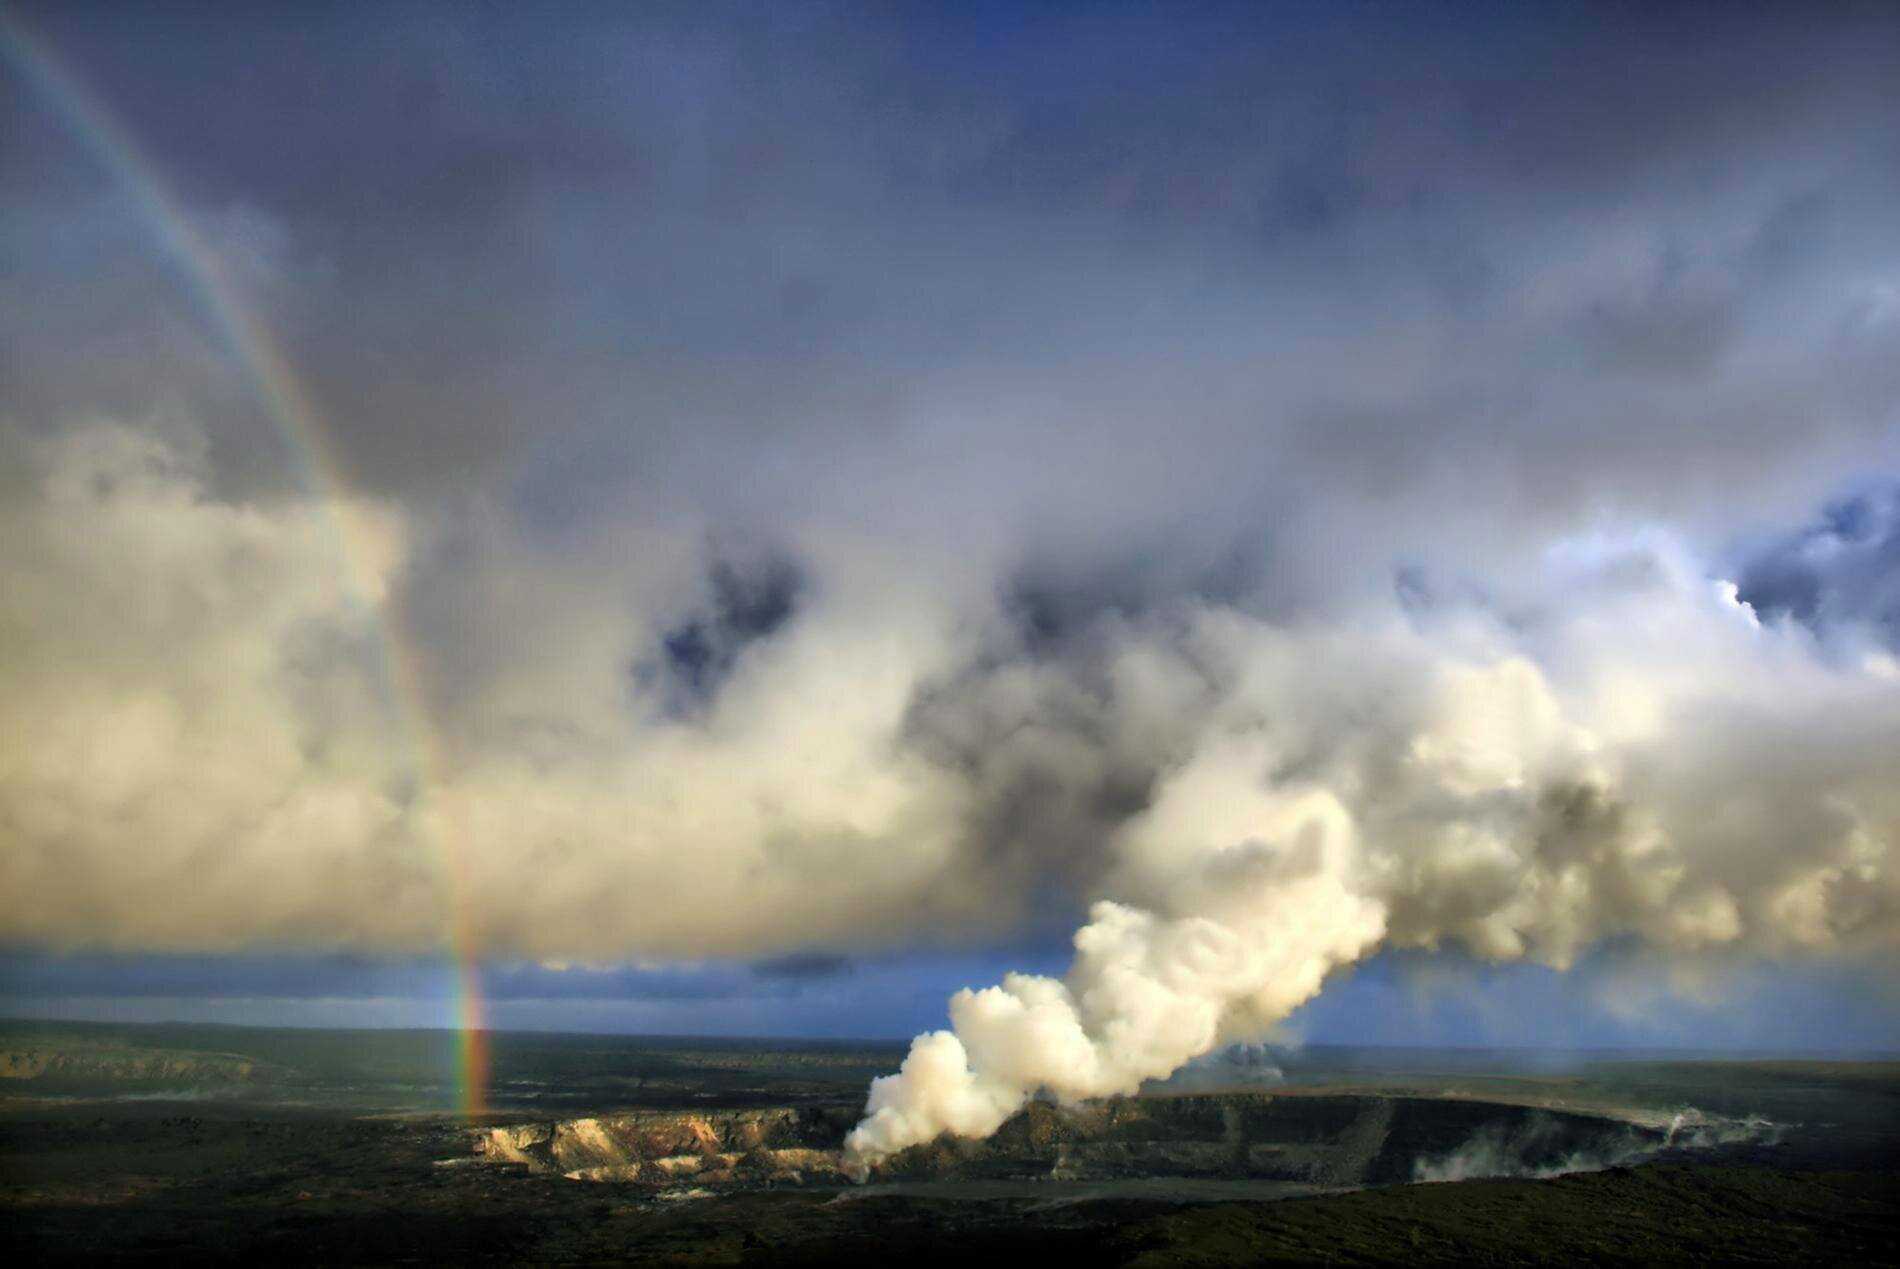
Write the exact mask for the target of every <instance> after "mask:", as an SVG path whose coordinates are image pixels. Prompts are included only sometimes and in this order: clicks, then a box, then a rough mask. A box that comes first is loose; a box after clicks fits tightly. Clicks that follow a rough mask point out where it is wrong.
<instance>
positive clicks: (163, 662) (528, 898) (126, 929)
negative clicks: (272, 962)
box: [0, 426, 1006, 959]
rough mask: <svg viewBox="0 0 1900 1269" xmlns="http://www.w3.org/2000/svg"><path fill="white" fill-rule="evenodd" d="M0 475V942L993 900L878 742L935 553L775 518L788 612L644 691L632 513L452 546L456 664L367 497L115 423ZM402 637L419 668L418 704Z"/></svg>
mask: <svg viewBox="0 0 1900 1269" xmlns="http://www.w3.org/2000/svg"><path fill="white" fill-rule="evenodd" d="M16 477H17V479H16V484H17V485H18V487H19V488H20V489H22V490H23V492H22V493H21V495H20V496H17V497H15V498H12V499H10V500H9V501H8V502H7V504H6V506H5V512H4V513H5V516H6V519H7V525H6V527H7V532H6V533H5V534H4V543H3V544H0V553H4V558H3V559H0V568H3V569H4V572H5V575H6V576H7V578H8V586H7V588H6V591H5V594H4V597H0V616H3V618H4V625H3V626H0V629H3V630H4V644H5V648H6V656H5V658H4V665H3V667H0V683H4V688H5V690H4V692H3V693H0V697H3V699H4V703H3V704H0V714H3V715H4V723H5V728H4V734H5V737H6V740H5V743H4V752H3V758H4V760H3V761H0V807H4V813H5V823H6V829H7V849H6V851H5V852H4V854H3V855H0V867H4V869H5V872H6V880H7V882H8V892H9V893H10V894H15V895H31V896H33V899H32V902H30V903H27V902H20V903H14V904H9V905H7V907H6V910H5V913H4V918H3V919H4V923H5V935H6V937H8V938H10V939H13V940H18V941H26V942H31V943H42V944H50V945H55V946H61V945H64V946H85V945H93V946H101V945H102V946H114V947H127V948H221V947H231V946H240V945H259V944H263V945H284V946H322V947H327V946H337V945H343V946H352V947H359V948H365V949H371V950H377V949H380V950H423V949H428V948H431V947H435V946H438V945H439V944H440V943H441V941H442V939H443V938H444V937H445V934H446V931H447V930H448V929H449V922H450V920H451V916H452V913H451V909H454V910H455V914H454V915H456V916H457V917H458V919H459V920H460V921H461V923H462V924H463V926H464V928H466V929H467V930H468V931H469V932H470V935H471V937H472V938H473V939H474V940H475V941H476V944H477V946H478V947H479V948H480V949H482V950H486V951H492V952H497V953H500V952H507V953H518V954H522V955H527V956H535V957H573V958H581V959H586V958H598V959H608V958H620V957H625V956H628V955H675V956H681V955H685V956H698V955H710V954H732V955H744V954H753V953H764V952H772V951H778V950H783V949H786V948H791V947H798V946H801V945H805V944H809V943H813V942H831V943H835V944H841V945H852V944H858V943H864V942H889V941H891V940H893V939H895V938H896V937H897V936H898V934H899V933H900V932H902V931H904V930H906V929H908V928H911V927H910V925H909V922H910V921H911V920H913V919H916V920H923V921H925V922H926V923H928V921H930V920H937V921H951V920H955V921H962V920H967V919H976V920H977V921H978V923H979V924H981V923H982V922H983V921H984V920H988V919H996V918H994V917H991V918H985V917H982V916H981V911H982V910H983V909H984V908H985V907H986V904H985V902H984V900H983V898H982V895H981V892H980V888H979V887H973V886H968V885H964V884H962V883H960V882H959V881H958V879H957V878H956V876H955V872H956V870H955V867H954V864H955V862H956V861H955V860H954V858H953V856H954V854H955V843H954V841H953V840H952V839H951V836H950V833H951V831H952V829H953V828H954V825H955V823H956V817H955V816H954V815H952V814H950V813H949V812H950V804H951V801H952V799H953V797H954V790H953V789H952V788H951V787H950V784H949V782H948V780H947V779H946V777H945V775H944V773H942V772H940V771H938V770H936V769H934V768H933V767H932V766H931V765H930V764H928V763H927V762H925V761H924V760H923V759H922V758H921V757H919V756H916V755H910V754H907V753H905V752H904V751H903V749H902V747H901V745H900V743H899V740H900V737H899V732H900V729H901V726H902V724H903V720H904V716H905V711H906V709H907V707H908V704H909V701H910V699H911V696H912V694H913V693H914V691H915V690H916V687H917V684H918V683H919V682H920V681H921V680H922V679H924V678H925V677H927V676H929V675H932V674H935V673H937V672H939V671H940V670H941V668H942V667H943V666H944V665H945V664H946V658H947V657H949V656H951V655H954V654H955V652H956V650H957V647H958V643H957V640H956V637H955V634H954V631H953V630H952V629H951V628H950V625H949V624H948V616H947V613H946V611H945V609H944V606H943V603H942V602H941V601H940V599H939V596H940V595H942V594H944V593H946V587H948V586H949V585H950V578H949V576H948V574H947V573H945V572H942V571H939V572H937V573H935V574H926V573H923V572H921V571H919V570H917V569H916V568H915V567H914V566H913V563H912V562H911V561H909V560H906V559H903V558H901V557H894V556H892V555H891V554H890V553H887V552H880V551H879V550H877V549H875V548H874V547H869V546H866V545H864V544H862V543H851V542H845V543H825V542H816V541H815V542H811V543H808V544H807V548H808V553H809V555H810V557H811V558H812V559H813V560H814V561H815V562H816V563H815V565H814V567H815V568H816V569H817V570H818V571H820V572H821V573H822V574H823V576H824V581H823V583H822V586H819V587H814V592H815V593H814V594H813V595H812V596H811V597H810V599H809V602H808V607H809V609H810V611H809V612H807V613H804V614H801V617H800V619H799V620H798V621H797V622H795V623H794V624H793V625H792V626H791V627H790V628H789V629H787V630H786V631H785V632H784V633H783V634H782V636H780V637H777V638H774V639H771V640H767V641H763V642H760V643H759V644H757V645H755V646H753V647H750V648H748V649H746V650H745V651H744V654H743V655H741V656H740V657H739V658H738V659H737V660H736V662H735V663H734V665H733V666H732V669H731V672H730V676H729V677H728V679H727V680H726V681H725V682H724V683H723V684H722V685H721V688H720V691H719V694H718V696H717V697H716V699H714V700H713V701H712V702H711V703H710V705H709V707H708V709H707V711H706V713H705V714H704V716H703V717H697V718H693V719H690V720H672V719H667V718H664V717H660V716H659V714H658V709H659V706H658V704H657V702H656V701H654V700H651V699H648V696H649V695H650V694H649V693H647V692H646V691H645V690H644V689H642V687H641V686H640V683H639V680H638V676H637V675H636V674H635V673H634V670H633V665H634V663H635V661H636V660H637V659H638V658H639V657H641V656H643V655H649V654H650V653H651V652H652V651H653V649H654V648H656V647H657V645H658V632H659V630H660V629H661V628H662V627H663V626H664V621H665V618H664V617H663V616H662V615H661V614H659V613H658V612H655V611H651V609H654V608H656V607H658V606H660V605H662V604H664V603H668V602H674V603H678V602H682V601H681V600H680V599H679V597H678V596H677V595H669V587H673V589H674V590H677V589H678V588H677V587H676V586H674V585H673V583H674V580H675V579H674V574H676V573H677V572H678V570H677V569H674V568H673V567H672V562H673V561H674V560H676V559H677V557H678V556H679V555H680V554H681V549H680V544H679V543H678V542H677V541H670V540H668V538H667V537H666V536H665V535H662V534H655V535H653V537H652V541H651V543H650V545H649V553H650V554H651V555H652V556H653V557H655V558H657V559H658V561H659V562H658V563H657V564H649V565H648V566H647V567H644V568H643V567H641V566H639V562H631V563H629V562H620V561H616V562H615V564H614V565H613V566H612V567H609V566H608V565H604V564H602V563H601V562H600V561H599V560H597V559H596V560H591V561H590V560H582V561H580V562H575V561H573V560H569V561H567V562H565V563H562V562H560V561H555V560H550V561H547V566H546V567H545V568H538V567H536V563H537V562H536V561H535V560H533V559H532V558H529V557H527V556H525V555H524V554H522V553H521V551H520V549H519V548H518V547H516V548H511V549H510V550H509V551H504V550H501V549H494V550H490V551H488V552H487V554H486V555H485V556H484V559H483V563H482V565H481V567H482V569H483V570H484V572H483V573H482V575H481V576H480V577H479V578H476V579H464V581H465V582H466V583H467V585H466V589H467V590H468V591H470V592H472V593H473V595H474V597H475V599H476V600H477V601H478V603H477V606H483V605H484V604H485V605H486V608H485V611H482V612H480V613H473V612H470V613H463V612H457V613H456V616H457V619H458V621H459V620H467V621H468V625H467V626H466V627H463V631H464V632H465V634H466V637H467V638H468V640H469V642H470V643H472V644H473V643H479V642H480V640H481V639H482V638H484V637H491V638H493V640H494V641H495V651H494V653H493V655H492V658H489V657H487V656H486V655H485V654H483V653H482V652H480V650H479V649H478V650H477V651H476V652H474V653H472V654H469V653H465V654H464V655H463V657H462V658H461V660H460V661H457V660H456V658H455V657H453V656H451V655H448V654H447V651H446V650H438V649H432V648H431V647H430V646H428V636H427V634H426V633H424V634H421V635H410V634H404V635H400V636H399V635H397V634H396V632H397V631H400V630H402V628H403V627H402V624H401V622H400V620H399V614H397V613H396V612H395V611H393V610H392V609H391V607H390V606H389V602H388V594H389V591H390V588H391V585H392V582H393V581H394V580H395V578H396V576H397V574H398V572H399V570H400V569H401V567H402V565H403V547H402V538H403V534H402V529H401V523H400V521H399V520H397V519H396V518H395V517H394V515H393V514H392V513H390V512H389V511H388V510H387V509H383V508H376V507H368V506H339V505H333V504H330V503H327V502H323V501H317V500H310V501H298V502H287V503H282V504H278V505H274V506H246V505H239V504H234V503H230V502H227V501H221V500H219V499H218V498H216V497H214V496H213V495H212V494H210V493H209V492H207V489H206V486H205V484H204V481H203V478H202V472H201V471H200V470H199V469H198V468H197V467H196V466H195V465H194V463H193V462H192V461H190V460H189V458H188V457H186V456H185V455H182V454H181V453H180V452H179V451H178V450H177V449H176V448H175V447H171V446H168V445H166V444H164V443H163V442H160V441H157V440H154V439H152V438H150V437H149V436H146V435H143V434H141V433H139V432H136V431H133V430H130V429H126V428H123V427H115V426H100V427H94V428H83V429H77V430H74V431H72V432H70V433H67V434H64V435H62V436H61V437H60V438H59V439H57V440H56V441H53V442H49V443H47V444H45V445H43V446H41V447H39V448H38V449H36V450H35V451H34V452H33V453H32V455H31V457H30V461H28V462H26V463H24V464H23V465H22V468H21V470H20V471H19V472H17V473H16ZM346 516H347V517H350V518H351V523H350V524H349V525H348V526H347V529H346V528H345V527H344V526H342V525H341V524H340V523H339V521H340V518H341V517H346ZM346 558H347V561H348V567H345V560H346ZM607 573H611V574H614V575H616V576H614V577H612V578H609V577H607V576H604V574H607ZM643 604H644V605H646V606H647V607H648V609H649V611H642V610H641V605H643ZM399 640H409V641H411V642H412V643H413V644H414V646H401V645H400V643H399V642H398V641H399ZM432 653H439V655H437V656H434V657H433V658H432ZM411 657H413V658H417V659H420V660H423V661H424V662H425V663H428V662H430V661H431V660H432V659H434V660H439V661H440V662H441V663H442V664H443V665H445V666H448V667H449V668H448V669H447V670H445V671H444V676H443V678H442V680H441V681H440V682H439V683H437V684H435V685H434V687H432V688H431V695H443V697H444V700H443V703H442V704H440V705H436V704H430V703H427V702H419V701H417V700H415V699H413V698H412V696H411V694H410V690H409V683H408V681H407V680H406V679H405V678H404V677H403V676H404V675H405V674H406V673H407V669H408V667H407V666H406V665H404V664H401V663H400V662H402V661H404V660H406V659H408V658H411ZM445 694H446V695H445ZM880 913H881V914H884V915H883V916H882V917H881V918H880V917H879V915H878V914H880ZM933 914H934V915H933ZM1004 915H1006V914H1004Z"/></svg>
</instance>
